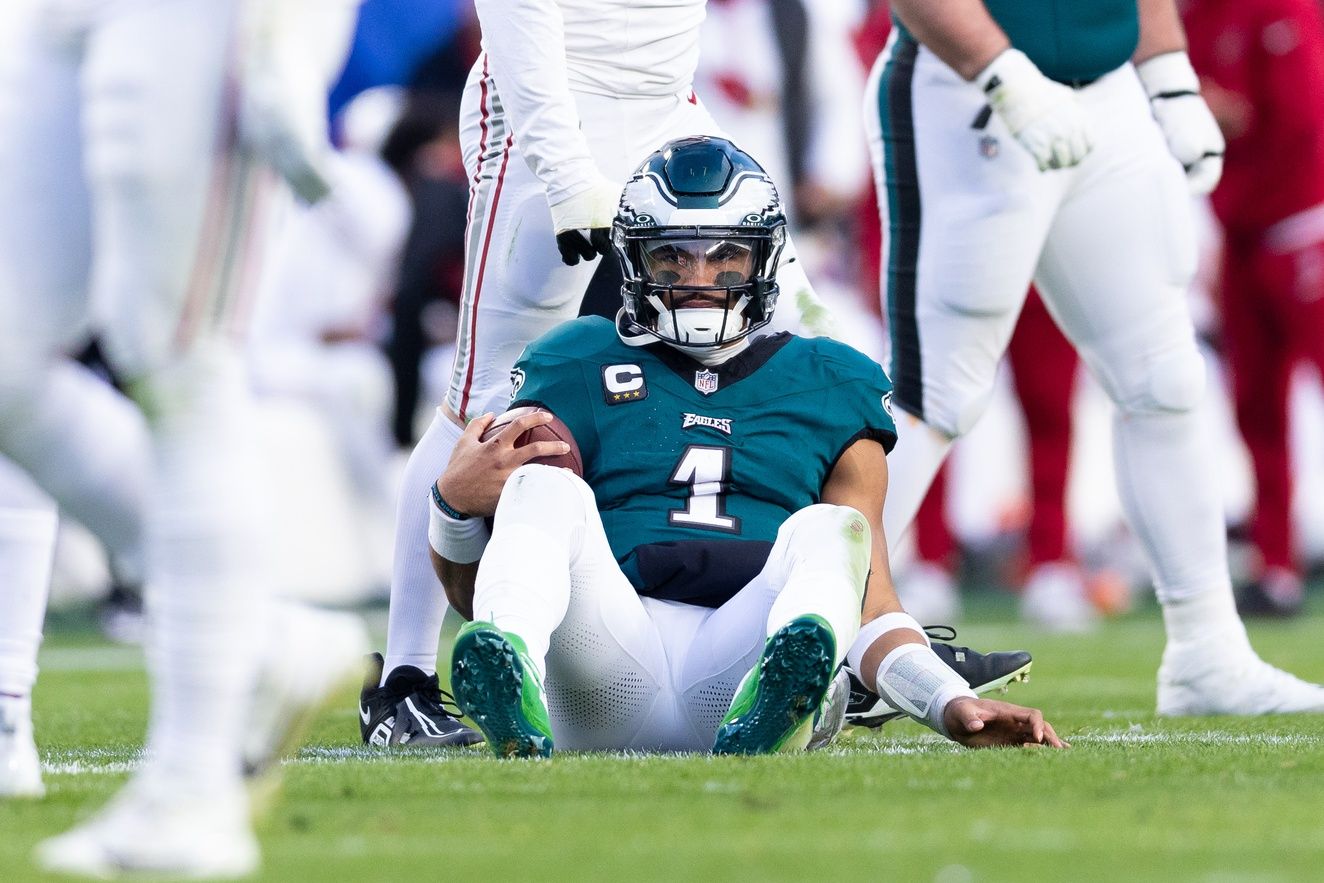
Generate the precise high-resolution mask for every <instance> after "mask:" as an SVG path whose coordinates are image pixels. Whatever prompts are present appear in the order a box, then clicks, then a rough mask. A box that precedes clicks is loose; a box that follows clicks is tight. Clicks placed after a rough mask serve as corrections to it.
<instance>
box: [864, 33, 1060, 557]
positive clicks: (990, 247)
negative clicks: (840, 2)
mask: <svg viewBox="0 0 1324 883" xmlns="http://www.w3.org/2000/svg"><path fill="white" fill-rule="evenodd" d="M984 109H985V105H984V101H983V97H982V96H981V95H980V94H979V90H977V89H974V88H972V87H971V86H970V85H969V84H968V83H965V82H964V81H963V80H961V78H960V77H959V76H957V75H956V73H955V72H953V71H952V70H951V69H950V68H948V67H946V66H945V65H943V64H942V63H941V62H939V61H938V60H937V59H936V58H935V57H934V56H933V55H932V54H931V53H929V52H928V50H926V49H922V48H920V47H919V46H918V45H917V44H916V43H915V42H914V41H913V40H911V39H909V38H908V37H906V36H905V35H902V34H899V33H898V34H897V35H896V36H894V38H893V39H892V41H891V42H890V43H889V48H888V49H887V50H886V51H884V53H883V55H882V56H880V58H879V60H878V63H876V64H875V65H874V69H873V72H872V74H871V76H870V79H869V87H868V90H867V92H866V105H865V116H866V128H867V130H868V132H869V136H870V137H869V140H870V155H871V159H872V162H873V170H874V182H875V186H876V188H877V192H878V196H879V211H880V213H881V215H882V218H883V224H884V229H885V230H887V237H886V241H887V244H886V248H887V253H886V255H885V260H884V270H883V279H882V288H883V291H884V296H885V299H886V307H887V310H888V315H889V318H890V325H891V333H892V368H891V374H892V382H893V383H894V384H895V387H896V393H895V396H894V398H893V403H894V404H895V405H898V406H899V407H900V409H901V411H903V412H904V413H903V414H900V415H898V417H899V423H900V424H901V426H900V430H901V431H900V433H899V434H900V440H899V442H898V444H897V446H896V448H895V449H894V450H893V451H892V452H891V454H889V455H888V459H889V461H890V462H891V463H892V468H891V470H890V472H891V474H892V479H891V485H890V487H889V489H888V499H887V505H886V507H885V508H884V511H883V524H884V529H885V532H886V534H887V540H888V544H889V546H890V547H895V545H896V543H897V542H898V541H899V540H900V539H901V537H902V535H903V534H904V533H905V531H906V530H907V529H908V528H909V526H910V523H911V521H912V520H913V518H914V516H915V512H916V511H917V510H918V508H919V505H920V502H921V501H922V500H923V498H924V495H925V493H926V491H927V490H928V487H929V484H930V483H931V482H932V480H933V476H934V475H935V474H936V472H937V471H938V468H939V467H940V466H941V465H942V461H943V459H944V458H945V457H946V455H947V451H948V449H949V447H950V445H951V440H952V439H953V438H955V437H956V436H958V435H961V434H962V433H964V432H965V431H966V430H968V429H969V428H970V427H971V426H973V425H974V422H975V421H976V420H978V419H979V416H980V415H981V414H982V413H983V410H984V408H985V407H986V405H987V402H988V398H989V395H990V394H991V392H992V387H993V378H994V372H995V371H996V369H997V364H998V361H999V359H1001V358H1002V353H1003V351H1004V350H1005V349H1006V345H1007V341H1008V339H1009V338H1010V336H1011V332H1012V328H1013V327H1014V324H1015V320H1016V315H1017V313H1018V312H1019V310H1020V306H1021V302H1022V300H1023V299H1024V297H1025V291H1026V288H1027V285H1028V282H1029V277H1030V274H1031V272H1032V269H1033V266H1034V262H1035V259H1036V258H1037V255H1038V252H1039V247H1040V244H1041V243H1042V241H1043V237H1044V235H1045V234H1046V231H1047V227H1048V221H1049V218H1050V216H1051V212H1052V209H1053V207H1054V205H1055V203H1056V200H1057V198H1058V197H1059V194H1060V192H1061V189H1062V187H1063V181H1064V179H1063V178H1062V177H1061V176H1062V174H1064V173H1058V172H1053V173H1048V174H1041V173H1039V171H1038V170H1037V169H1036V168H1035V165H1034V162H1033V160H1032V159H1031V158H1030V156H1029V154H1028V153H1026V152H1025V151H1024V150H1021V149H1020V148H1019V146H1018V145H1017V144H1016V142H1015V139H1013V138H1012V137H1011V135H1010V134H1009V133H1008V132H1006V130H1005V129H1003V128H1002V126H1001V123H1000V121H999V120H998V119H997V117H996V116H993V117H991V118H987V117H988V115H987V114H984V113H982V110H984ZM972 120H975V121H977V122H982V123H983V128H974V127H972V125H971V121H972Z"/></svg>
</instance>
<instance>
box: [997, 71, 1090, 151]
mask: <svg viewBox="0 0 1324 883" xmlns="http://www.w3.org/2000/svg"><path fill="white" fill-rule="evenodd" d="M975 84H976V85H978V86H979V88H980V89H982V90H983V92H984V96H985V97H986V98H987V99H988V103H989V106H990V107H992V108H993V110H994V111H995V112H996V113H997V115H998V116H1000V117H1002V121H1003V122H1004V123H1006V124H1007V128H1008V129H1010V130H1011V133H1012V134H1013V135H1015V136H1016V140H1017V141H1019V142H1021V146H1022V147H1024V148H1025V149H1026V150H1028V151H1030V154H1031V155H1032V156H1033V157H1034V161H1035V162H1036V163H1037V164H1038V165H1039V171H1041V172H1042V171H1044V170H1045V169H1066V168H1070V167H1071V166H1074V165H1076V164H1077V163H1079V162H1080V161H1081V160H1083V159H1084V158H1085V155H1086V154H1087V153H1089V152H1090V147H1091V142H1092V139H1091V137H1090V124H1089V118H1088V117H1086V116H1085V110H1084V108H1082V107H1081V106H1080V101H1079V100H1078V99H1077V98H1076V93H1075V92H1074V91H1072V89H1071V87H1069V86H1063V85H1062V84H1061V83H1055V82H1053V81H1052V80H1050V79H1048V77H1045V76H1044V75H1043V74H1042V73H1041V72H1040V71H1039V68H1037V67H1035V66H1034V62H1032V61H1030V59H1029V58H1027V57H1026V56H1025V53H1024V52H1021V51H1020V50H1019V49H1007V50H1004V51H1003V53H1002V54H1001V55H999V56H998V57H997V58H995V59H993V61H992V62H990V63H989V65H988V67H986V68H984V69H983V70H982V71H980V72H979V74H978V76H976V77H975Z"/></svg>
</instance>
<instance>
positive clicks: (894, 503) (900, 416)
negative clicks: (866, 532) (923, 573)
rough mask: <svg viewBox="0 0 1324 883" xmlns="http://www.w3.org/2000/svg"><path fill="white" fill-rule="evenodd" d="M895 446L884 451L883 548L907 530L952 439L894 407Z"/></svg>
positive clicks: (893, 544) (890, 549)
mask: <svg viewBox="0 0 1324 883" xmlns="http://www.w3.org/2000/svg"><path fill="white" fill-rule="evenodd" d="M896 416H897V423H898V432H897V443H896V447H894V448H893V449H892V452H891V453H890V454H888V455H887V501H886V502H885V503H884V504H883V533H884V534H885V535H886V536H887V551H888V552H895V551H896V548H897V545H898V544H899V543H900V542H901V540H902V538H903V537H905V535H906V532H907V531H909V530H910V526H911V524H913V523H914V521H915V514H916V513H917V512H919V507H920V504H921V503H923V502H924V497H925V496H926V495H927V494H928V492H929V486H930V485H932V484H933V479H934V477H935V476H936V475H937V474H938V470H939V469H941V468H942V463H943V460H945V459H946V458H947V452H948V451H950V450H951V449H952V440H951V439H950V438H948V437H947V436H945V435H943V434H942V433H940V432H938V431H937V430H936V429H932V428H930V427H929V426H928V425H927V424H925V423H922V422H920V421H919V420H918V419H916V418H915V417H912V416H911V415H910V414H907V413H906V412H905V411H902V410H900V409H899V408H898V409H897V410H896Z"/></svg>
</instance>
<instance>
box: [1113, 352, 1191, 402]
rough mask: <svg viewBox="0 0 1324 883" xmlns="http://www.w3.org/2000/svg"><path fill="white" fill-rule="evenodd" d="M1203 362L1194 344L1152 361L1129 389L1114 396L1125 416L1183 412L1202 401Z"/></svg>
mask: <svg viewBox="0 0 1324 883" xmlns="http://www.w3.org/2000/svg"><path fill="white" fill-rule="evenodd" d="M1204 392H1205V363H1204V359H1203V358H1202V357H1201V356H1200V353H1199V351H1198V350H1197V349H1196V348H1195V346H1194V344H1192V345H1190V346H1189V347H1183V348H1181V349H1179V350H1175V351H1173V352H1171V353H1168V354H1166V355H1164V356H1163V357H1161V358H1159V359H1156V360H1154V361H1152V362H1151V363H1150V364H1149V365H1148V366H1147V370H1145V371H1144V373H1143V375H1141V376H1138V377H1137V378H1136V382H1135V386H1134V388H1133V389H1132V390H1123V391H1122V395H1121V396H1114V398H1116V399H1117V404H1118V405H1119V406H1120V407H1121V408H1122V410H1124V411H1125V412H1126V413H1128V414H1149V413H1183V412H1186V411H1191V410H1194V409H1195V408H1196V407H1197V406H1198V405H1199V404H1200V401H1201V400H1202V399H1203V398H1204Z"/></svg>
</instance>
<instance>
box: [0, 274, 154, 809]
mask: <svg viewBox="0 0 1324 883" xmlns="http://www.w3.org/2000/svg"><path fill="white" fill-rule="evenodd" d="M0 278H3V270H0ZM34 404H35V407H34V408H31V409H25V410H23V411H22V412H21V413H19V414H17V415H15V417H16V419H6V420H0V440H3V441H2V444H3V447H4V448H5V449H8V450H14V451H17V452H20V455H21V456H22V457H23V459H24V461H25V462H27V463H30V464H32V466H33V472H32V474H33V475H35V476H37V477H38V479H39V480H40V481H41V482H42V483H43V485H44V487H45V488H46V491H47V492H49V493H50V494H53V495H55V498H56V499H57V500H58V501H59V502H60V505H61V506H62V507H63V508H64V510H65V511H66V512H67V513H68V514H70V515H72V516H73V517H74V518H76V519H77V520H78V521H80V522H82V523H83V524H84V525H85V526H86V527H88V528H89V529H91V530H92V531H93V533H94V534H95V535H96V537H97V538H98V539H99V540H100V541H101V542H102V544H103V545H104V546H105V548H106V551H107V553H108V556H109V558H110V561H111V565H112V569H113V572H114V579H115V580H117V581H118V582H117V584H118V585H131V586H141V584H142V578H143V564H144V561H143V537H142V530H143V505H144V495H145V494H146V490H147V474H148V468H149V465H148V458H149V440H148V437H147V431H146V427H145V426H144V424H143V420H142V416H141V415H140V414H139V413H137V411H136V409H135V408H134V407H133V405H132V403H131V402H129V401H128V400H127V399H125V398H124V397H123V396H122V395H120V394H119V393H118V392H116V391H115V390H114V389H112V388H111V387H110V385H109V384H107V383H105V382H104V381H103V380H101V379H100V378H98V377H96V376H95V375H94V374H93V373H92V372H91V371H89V370H88V369H87V368H85V367H83V366H82V365H80V364H78V363H77V362H74V361H73V360H71V359H67V358H57V359H56V360H55V361H54V362H53V364H52V365H51V369H50V372H49V374H48V375H47V376H46V378H45V383H44V385H43V387H42V391H41V394H40V397H39V399H38V400H37V401H36V402H34ZM18 418H21V419H18ZM79 421H85V422H86V423H85V425H88V426H94V427H95V428H96V432H95V433H70V432H67V431H66V427H67V425H69V424H72V423H77V422H79ZM44 445H49V446H50V447H43V446H44ZM47 492H43V491H42V490H39V489H38V488H37V487H36V486H34V485H33V483H32V481H31V479H30V478H29V476H28V475H27V474H26V473H25V472H24V471H23V470H22V469H21V468H20V467H19V466H18V465H17V464H15V463H14V462H13V461H11V460H9V459H8V458H6V457H3V456H0V720H2V722H0V795H14V796H39V795H40V793H41V790H42V789H41V785H40V783H41V770H40V766H39V763H38V760H37V753H36V747H35V745H34V744H33V741H32V721H31V713H32V712H31V694H32V687H33V683H34V682H35V680H36V674H37V648H38V646H39V645H40V642H41V626H42V619H43V617H44V615H45V612H46V601H47V597H48V594H49V591H50V572H51V558H52V556H53V555H54V551H55V539H56V534H55V528H56V523H57V521H56V511H55V508H54V506H53V505H52V502H53V501H52V499H51V496H48V495H47ZM119 591H120V592H121V593H124V592H127V591H128V590H127V589H123V588H121V589H120V590H119ZM118 612H119V613H121V614H124V613H126V611H118ZM103 613H104V614H105V615H106V617H107V618H106V619H104V620H103V622H104V623H105V624H106V625H107V626H110V627H109V628H108V629H107V632H108V634H111V636H112V637H117V638H119V639H123V638H125V637H130V636H132V635H131V633H136V632H138V631H140V630H141V622H140V621H138V620H139V617H132V618H133V619H134V620H135V622H134V623H132V624H130V623H128V621H127V620H128V618H129V617H128V616H122V617H117V616H116V613H117V611H115V610H114V609H113V607H111V606H107V607H105V608H104V609H103Z"/></svg>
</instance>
